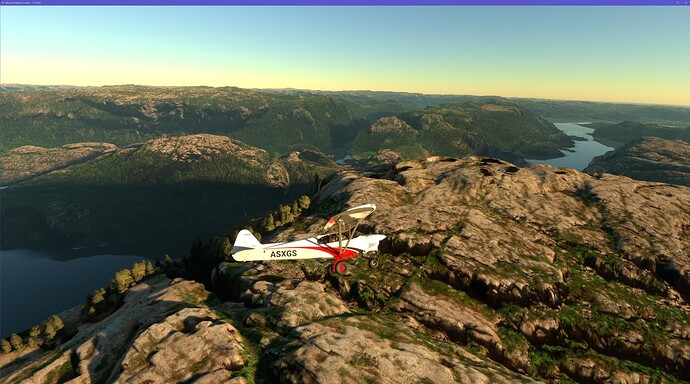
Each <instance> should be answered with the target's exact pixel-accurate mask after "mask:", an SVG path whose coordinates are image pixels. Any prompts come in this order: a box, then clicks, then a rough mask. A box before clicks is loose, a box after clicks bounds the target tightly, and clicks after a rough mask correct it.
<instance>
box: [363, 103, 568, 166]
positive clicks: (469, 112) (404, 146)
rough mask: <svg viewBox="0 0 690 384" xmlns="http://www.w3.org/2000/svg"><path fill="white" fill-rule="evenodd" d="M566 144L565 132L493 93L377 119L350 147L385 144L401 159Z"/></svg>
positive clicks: (519, 152)
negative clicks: (486, 97) (491, 96)
mask: <svg viewBox="0 0 690 384" xmlns="http://www.w3.org/2000/svg"><path fill="white" fill-rule="evenodd" d="M572 145H573V142H572V140H571V139H570V138H569V137H568V136H567V135H565V134H564V133H563V132H561V131H560V130H558V129H557V128H556V127H555V126H554V125H553V124H551V123H549V122H548V121H546V120H544V119H543V118H542V117H540V116H538V115H536V114H534V113H532V112H530V111H528V110H525V109H524V108H521V107H520V106H518V105H517V104H515V103H512V102H509V101H506V100H503V99H500V98H494V99H492V100H487V101H466V102H463V103H451V104H443V105H439V106H431V107H426V108H424V109H422V110H416V111H413V112H408V113H404V114H400V115H398V116H397V117H386V118H382V119H379V120H378V121H377V122H375V123H374V124H373V125H372V126H371V127H370V129H369V130H368V131H361V132H360V133H359V134H358V135H357V137H356V138H355V141H354V142H353V145H352V151H353V153H355V154H359V155H360V156H367V155H369V154H373V153H375V152H376V151H378V150H379V149H384V148H388V149H392V150H394V151H396V152H399V153H400V154H401V155H403V157H405V158H419V157H423V156H426V155H428V154H433V155H445V156H463V155H468V154H483V155H494V156H497V157H502V158H510V159H521V158H522V157H523V156H529V157H532V158H540V157H545V158H548V157H558V156H562V153H561V152H560V151H559V149H560V148H566V147H569V146H572Z"/></svg>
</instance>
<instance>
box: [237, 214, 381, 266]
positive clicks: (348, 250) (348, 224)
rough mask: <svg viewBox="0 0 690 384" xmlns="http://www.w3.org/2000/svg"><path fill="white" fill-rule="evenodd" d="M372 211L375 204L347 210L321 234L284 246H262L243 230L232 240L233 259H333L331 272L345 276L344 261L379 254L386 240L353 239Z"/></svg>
mask: <svg viewBox="0 0 690 384" xmlns="http://www.w3.org/2000/svg"><path fill="white" fill-rule="evenodd" d="M375 209H376V206H375V205H374V204H365V205H360V206H359V207H354V208H351V209H348V210H347V211H345V212H343V213H340V214H338V215H335V216H333V217H331V218H330V219H329V220H328V223H326V226H325V227H324V234H322V235H319V236H316V237H310V238H308V239H304V240H298V241H290V242H286V243H272V244H261V243H260V242H259V240H257V239H256V237H254V235H252V233H251V232H249V231H248V230H246V229H243V230H242V231H240V233H239V234H238V235H237V239H235V244H234V245H233V247H232V257H233V259H235V260H236V261H259V260H299V259H334V260H333V265H332V266H331V271H332V272H335V273H339V274H341V275H344V274H346V273H347V264H346V263H345V260H350V259H354V258H355V257H357V256H358V255H363V254H365V253H368V252H376V251H378V247H379V242H380V241H381V240H383V239H385V238H386V236H384V235H361V236H357V237H354V236H355V232H356V231H357V227H358V226H359V224H360V223H361V222H362V220H364V219H366V218H367V217H368V216H369V215H371V214H372V212H374V210H375ZM369 264H370V265H371V266H372V267H375V266H376V265H377V264H378V261H376V259H370V260H369Z"/></svg>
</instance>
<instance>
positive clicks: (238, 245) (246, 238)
mask: <svg viewBox="0 0 690 384" xmlns="http://www.w3.org/2000/svg"><path fill="white" fill-rule="evenodd" d="M260 246H261V243H260V242H259V240H257V239H256V237H254V235H252V233H251V232H249V231H248V230H246V229H243V230H241V231H240V233H238V234H237V238H236V239H235V244H234V245H233V246H232V253H233V254H235V253H237V252H240V251H244V250H247V249H253V248H258V247H260Z"/></svg>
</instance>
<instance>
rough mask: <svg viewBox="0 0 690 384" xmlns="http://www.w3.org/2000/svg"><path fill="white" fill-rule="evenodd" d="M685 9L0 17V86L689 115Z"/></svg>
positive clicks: (52, 12)
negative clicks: (398, 97)
mask: <svg viewBox="0 0 690 384" xmlns="http://www.w3.org/2000/svg"><path fill="white" fill-rule="evenodd" d="M688 36H690V8H688V7H546V8H544V7H3V8H2V10H1V11H0V60H1V61H0V82H2V83H24V84H63V85H64V84H69V85H112V84H146V85H210V86H224V85H234V86H238V87H243V88H283V87H292V88H304V89H324V90H345V89H348V90H354V89H369V90H388V91H406V92H422V93H448V94H473V95H500V96H507V97H539V98H552V99H571V100H598V101H626V102H639V103H659V104H677V105H690V70H689V69H688V68H690V39H689V38H688Z"/></svg>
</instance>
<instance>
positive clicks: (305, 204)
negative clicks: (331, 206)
mask: <svg viewBox="0 0 690 384" xmlns="http://www.w3.org/2000/svg"><path fill="white" fill-rule="evenodd" d="M310 204H311V200H310V199H309V196H306V195H302V196H301V197H300V198H299V206H300V208H302V210H305V209H309V205H310Z"/></svg>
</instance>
